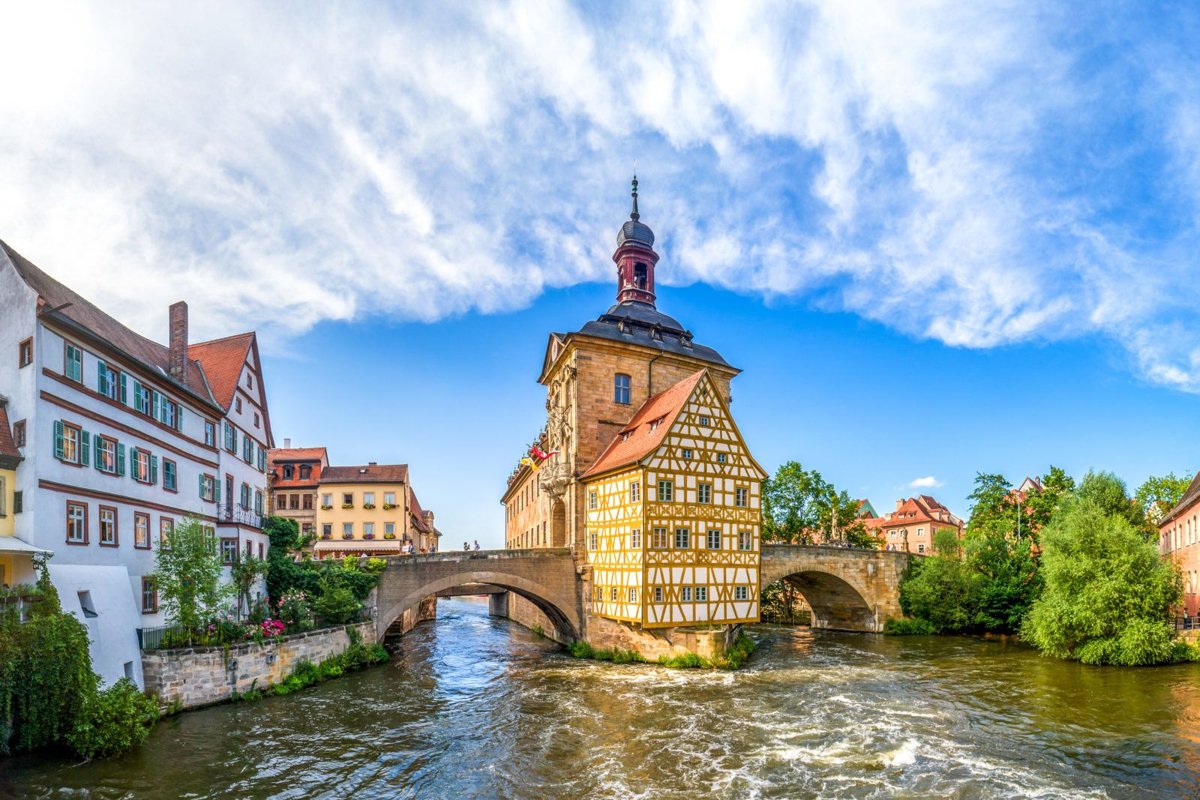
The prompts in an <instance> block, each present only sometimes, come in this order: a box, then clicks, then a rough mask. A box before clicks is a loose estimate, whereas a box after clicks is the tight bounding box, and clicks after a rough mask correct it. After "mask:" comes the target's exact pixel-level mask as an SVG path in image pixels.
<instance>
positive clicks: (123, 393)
mask: <svg viewBox="0 0 1200 800" xmlns="http://www.w3.org/2000/svg"><path fill="white" fill-rule="evenodd" d="M128 388H129V385H128V382H127V381H126V380H125V373H124V372H122V373H121V403H122V404H123V405H129V393H128V391H127V389H128Z"/></svg>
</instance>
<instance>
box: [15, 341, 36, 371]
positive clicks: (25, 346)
mask: <svg viewBox="0 0 1200 800" xmlns="http://www.w3.org/2000/svg"><path fill="white" fill-rule="evenodd" d="M32 363H33V339H26V340H25V341H23V342H21V343H20V344H19V345H17V365H18V366H19V367H28V366H29V365H30V364H32Z"/></svg>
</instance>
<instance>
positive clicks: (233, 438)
mask: <svg viewBox="0 0 1200 800" xmlns="http://www.w3.org/2000/svg"><path fill="white" fill-rule="evenodd" d="M225 449H226V450H228V451H229V452H231V453H236V452H237V431H236V430H235V429H234V427H233V425H231V424H230V423H228V422H226V423H225Z"/></svg>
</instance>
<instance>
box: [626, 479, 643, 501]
mask: <svg viewBox="0 0 1200 800" xmlns="http://www.w3.org/2000/svg"><path fill="white" fill-rule="evenodd" d="M641 499H642V484H641V483H640V482H639V481H632V482H631V483H630V484H629V502H631V503H636V502H637V501H639V500H641Z"/></svg>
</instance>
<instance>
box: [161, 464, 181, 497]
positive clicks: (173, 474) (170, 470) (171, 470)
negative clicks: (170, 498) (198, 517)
mask: <svg viewBox="0 0 1200 800" xmlns="http://www.w3.org/2000/svg"><path fill="white" fill-rule="evenodd" d="M163 488H164V489H166V490H167V491H168V492H177V491H179V468H178V467H177V466H175V462H174V461H172V460H171V459H169V458H164V459H163Z"/></svg>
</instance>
